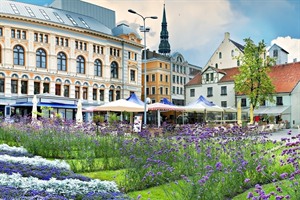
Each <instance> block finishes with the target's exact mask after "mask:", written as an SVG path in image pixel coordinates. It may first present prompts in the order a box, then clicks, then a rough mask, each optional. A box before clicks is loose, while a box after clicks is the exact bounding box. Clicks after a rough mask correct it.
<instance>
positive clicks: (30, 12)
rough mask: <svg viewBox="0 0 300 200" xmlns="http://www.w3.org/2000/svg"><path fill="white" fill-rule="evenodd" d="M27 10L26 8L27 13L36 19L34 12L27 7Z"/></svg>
mask: <svg viewBox="0 0 300 200" xmlns="http://www.w3.org/2000/svg"><path fill="white" fill-rule="evenodd" d="M25 8H26V10H27V12H28V13H29V15H30V16H31V17H35V14H34V13H33V12H32V10H31V8H30V7H28V6H25Z"/></svg>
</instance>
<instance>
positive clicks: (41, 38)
mask: <svg viewBox="0 0 300 200" xmlns="http://www.w3.org/2000/svg"><path fill="white" fill-rule="evenodd" d="M43 39H44V36H43V34H41V33H40V34H39V41H40V42H43Z"/></svg>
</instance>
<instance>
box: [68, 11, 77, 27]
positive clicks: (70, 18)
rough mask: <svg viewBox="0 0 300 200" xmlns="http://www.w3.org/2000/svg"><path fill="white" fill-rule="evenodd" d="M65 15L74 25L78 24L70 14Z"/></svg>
mask: <svg viewBox="0 0 300 200" xmlns="http://www.w3.org/2000/svg"><path fill="white" fill-rule="evenodd" d="M66 15H67V17H68V18H69V20H70V21H71V22H72V24H73V25H74V26H78V24H77V23H76V22H75V20H74V19H73V18H72V17H71V15H68V14H66Z"/></svg>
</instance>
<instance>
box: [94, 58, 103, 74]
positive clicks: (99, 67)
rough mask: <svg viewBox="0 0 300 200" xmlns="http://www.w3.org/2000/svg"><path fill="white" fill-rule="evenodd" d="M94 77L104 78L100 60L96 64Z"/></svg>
mask: <svg viewBox="0 0 300 200" xmlns="http://www.w3.org/2000/svg"><path fill="white" fill-rule="evenodd" d="M94 75H95V76H102V62H101V60H99V59H97V60H95V62H94Z"/></svg>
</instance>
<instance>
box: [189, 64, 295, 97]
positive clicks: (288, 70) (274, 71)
mask: <svg viewBox="0 0 300 200" xmlns="http://www.w3.org/2000/svg"><path fill="white" fill-rule="evenodd" d="M220 72H221V71H220ZM222 72H225V76H223V77H222V78H221V79H220V81H219V82H230V81H234V75H236V74H238V73H239V70H238V67H233V68H228V69H222ZM222 72H221V73H222ZM269 75H270V77H271V79H272V80H273V84H274V86H275V92H276V93H282V92H292V91H293V89H294V88H295V87H296V85H297V84H298V82H300V62H296V63H288V64H283V65H275V66H273V67H271V71H270V72H269ZM201 82H202V75H201V73H198V74H197V75H196V76H195V77H194V78H193V79H192V80H191V81H189V82H188V83H187V84H186V85H198V84H201Z"/></svg>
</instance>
